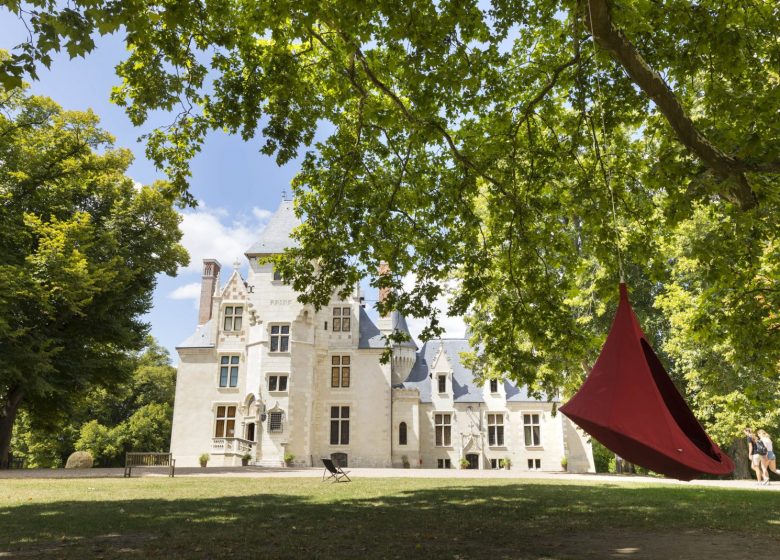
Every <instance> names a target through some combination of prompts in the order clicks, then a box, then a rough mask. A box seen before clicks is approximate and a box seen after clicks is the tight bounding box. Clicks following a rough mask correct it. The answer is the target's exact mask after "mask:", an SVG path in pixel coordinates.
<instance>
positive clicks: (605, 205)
mask: <svg viewBox="0 0 780 560" xmlns="http://www.w3.org/2000/svg"><path fill="white" fill-rule="evenodd" d="M10 9H11V10H12V11H14V12H15V13H17V14H18V15H19V17H20V18H22V19H24V20H25V21H26V23H27V24H28V26H29V27H30V29H31V38H30V41H29V42H27V43H25V44H23V45H21V46H20V48H19V49H17V50H16V51H15V55H14V58H12V59H11V60H9V61H8V62H7V63H6V64H5V65H4V67H3V72H4V79H5V80H6V81H7V82H8V83H11V82H13V81H14V80H16V81H17V82H18V81H19V80H21V78H22V77H23V76H24V75H25V74H28V75H34V73H35V72H36V68H37V67H36V64H38V63H43V64H48V63H49V62H50V58H49V55H50V53H51V52H52V51H53V50H57V49H60V48H66V49H67V50H68V51H69V52H70V53H71V54H72V55H80V54H84V53H86V52H88V51H90V50H91V49H92V48H93V47H94V43H93V40H92V34H93V33H95V32H98V33H112V32H121V33H123V34H124V35H125V37H126V41H127V45H128V47H129V49H130V50H129V56H128V59H127V60H126V61H124V62H123V63H121V64H120V65H119V67H118V73H119V75H120V76H121V78H122V82H121V85H119V86H118V87H117V88H116V90H115V91H114V94H113V97H114V100H115V101H116V102H117V103H120V104H123V105H125V106H126V107H127V111H128V114H129V115H130V117H131V118H132V119H133V120H134V122H136V123H138V124H140V123H142V122H144V121H145V119H146V116H147V114H148V113H149V111H152V110H157V109H163V110H168V111H173V112H175V113H176V115H177V116H176V118H175V122H174V123H173V126H172V127H170V128H167V129H161V130H158V131H156V132H155V133H153V134H152V135H151V136H150V137H149V139H148V140H149V143H148V150H149V155H150V156H151V157H152V158H154V160H155V161H156V162H157V163H158V164H159V165H160V166H161V167H164V168H165V169H166V170H167V171H168V172H169V174H170V176H171V178H172V181H173V184H174V185H175V187H176V188H177V189H178V191H179V194H180V195H181V196H182V197H184V198H185V199H186V200H189V197H188V195H187V193H186V181H187V177H188V161H189V159H190V157H191V156H192V154H193V153H194V152H195V151H196V150H197V149H198V148H199V146H200V144H201V142H202V141H203V138H204V136H205V135H206V134H207V132H208V131H209V130H213V129H224V130H227V131H229V132H232V133H237V134H241V135H242V136H243V137H244V138H246V139H251V138H253V137H254V136H255V135H258V134H261V135H262V137H263V141H264V144H263V148H262V150H263V151H264V152H265V153H267V154H273V155H275V156H276V158H277V161H278V162H279V163H284V162H287V161H289V160H290V159H291V158H293V157H295V156H296V155H298V154H299V153H301V151H304V150H305V158H304V163H303V167H302V170H301V173H300V174H299V176H298V177H297V179H296V181H295V185H294V188H295V189H296V195H297V199H296V200H297V204H298V209H299V210H300V211H301V212H302V213H304V214H305V215H306V216H307V221H306V223H305V225H304V226H303V227H302V228H301V229H300V231H299V236H300V239H301V242H302V244H301V247H300V248H299V249H296V250H295V251H293V252H292V253H291V254H290V255H288V257H286V258H285V261H284V263H282V267H283V269H284V272H285V273H286V274H287V276H288V277H290V278H292V279H293V281H294V285H295V287H296V288H297V289H299V290H300V291H302V292H303V297H304V299H305V300H306V301H312V302H315V303H322V302H324V301H326V298H327V297H329V295H330V293H331V290H332V289H334V288H337V287H339V286H348V285H351V284H352V283H354V282H355V281H357V280H358V279H359V278H361V277H364V276H366V275H374V271H375V270H376V267H377V265H378V264H379V263H380V262H381V261H388V262H391V263H392V267H393V274H391V275H386V276H382V277H378V278H377V277H376V276H374V282H375V283H376V284H380V285H383V286H392V287H393V288H395V289H394V291H393V292H392V293H393V297H392V298H391V299H390V300H389V304H390V305H392V306H395V307H397V308H399V309H400V310H402V311H403V312H405V313H409V314H414V315H418V316H433V317H434V318H433V321H432V324H431V327H432V328H431V329H429V330H428V331H427V333H426V334H427V335H434V334H436V332H437V322H436V318H435V312H434V310H433V307H432V302H433V301H434V300H435V298H436V297H437V296H439V295H440V294H441V292H442V289H443V286H444V285H445V282H446V281H447V280H449V279H451V277H452V276H453V274H455V275H457V276H458V284H457V290H456V293H455V295H454V298H453V299H452V306H451V310H452V311H453V312H455V313H468V317H469V326H470V332H471V336H472V342H473V343H475V344H477V345H479V347H480V348H482V349H483V352H482V353H481V355H480V356H477V357H473V362H474V365H475V367H478V368H480V371H483V372H485V374H486V375H490V374H500V373H503V372H511V374H512V375H515V376H516V377H518V378H519V379H521V380H523V381H526V382H528V383H530V384H531V386H532V387H536V388H540V389H543V388H547V389H548V390H549V389H551V388H552V387H556V386H560V385H561V384H564V385H568V386H569V387H573V386H576V384H577V383H578V381H579V380H580V379H581V376H582V373H583V371H585V370H587V368H588V366H589V365H590V364H591V363H592V360H593V358H594V356H595V353H596V352H597V351H598V348H599V345H600V342H601V341H602V340H603V335H604V332H605V331H606V328H607V327H608V318H609V310H610V308H611V306H612V305H613V303H614V298H615V295H616V287H615V284H616V282H617V280H618V278H619V275H620V274H619V270H620V269H621V263H620V261H621V260H622V261H623V264H622V268H623V269H624V273H625V276H626V279H627V280H628V281H629V283H630V284H631V287H632V290H633V295H634V300H635V302H636V303H637V308H638V309H639V311H640V313H641V314H642V315H643V317H642V319H643V321H644V322H645V324H646V326H647V327H648V329H647V330H648V331H649V333H650V335H651V336H652V337H653V338H654V339H655V342H656V344H657V345H658V347H659V348H660V349H661V350H663V351H664V353H665V356H666V358H667V359H670V360H673V363H674V368H673V371H674V373H675V376H676V377H677V380H678V381H679V382H680V383H681V384H683V385H684V388H685V390H686V391H687V392H688V394H689V396H690V397H691V398H692V402H694V404H695V405H696V409H697V413H698V414H699V416H700V417H701V418H702V419H703V420H704V421H705V422H706V423H708V424H709V425H716V424H717V425H718V426H719V429H722V432H720V437H719V440H720V441H725V440H726V439H728V438H730V437H731V436H733V435H735V434H736V433H737V431H738V425H739V424H740V423H741V422H742V421H745V420H754V421H758V420H761V421H769V420H771V412H770V411H771V409H772V408H773V402H774V399H776V398H777V397H778V395H779V393H778V383H777V373H778V360H780V340H778V339H779V337H780V321H779V320H778V315H777V309H778V307H779V305H780V284H779V283H778V280H779V275H780V271H779V270H778V262H780V259H778V256H779V255H778V251H779V250H780V249H778V247H780V241H778V229H779V228H778V216H780V212H778V210H780V209H779V208H778V202H779V200H780V188H778V176H777V173H778V171H779V170H780V154H779V153H778V151H779V150H780V119H778V118H777V115H778V111H780V88H779V87H778V81H780V77H779V76H778V71H777V69H778V67H780V43H778V41H777V30H778V29H779V28H780V8H778V6H777V4H776V3H775V2H769V1H762V0H756V1H753V2H743V1H737V0H725V1H720V0H719V1H717V2H715V1H714V0H701V1H698V2H689V1H687V0H685V1H684V0H668V1H665V2H647V1H644V0H624V1H621V2H617V1H612V0H590V1H589V2H588V1H585V0H564V1H552V0H537V1H533V2H531V1H528V0H491V1H484V2H477V1H476V0H471V1H468V0H466V1H448V0H444V1H434V0H423V1H414V2H412V1H409V0H331V1H322V0H294V1H292V0H291V1H285V0H277V1H274V2H264V1H258V0H254V1H253V0H244V1H240V0H236V1H230V0H203V1H194V0H180V1H175V0H174V1H166V2H156V1H149V0H142V1H139V2H119V1H115V2H100V1H98V2H95V1H80V0H75V1H73V2H70V3H69V4H68V5H67V7H65V8H62V7H59V5H58V4H57V3H56V2H53V1H51V0H37V1H33V2H25V3H17V2H12V3H11V4H10ZM318 130H319V131H320V133H321V134H322V135H323V136H324V139H323V140H322V141H320V142H318V143H316V144H315V145H312V143H313V141H314V138H315V133H316V132H317V131H318ZM613 206H614V209H615V215H614V217H613V216H612V215H611V214H612V209H613ZM409 277H411V278H414V279H415V282H414V286H413V289H411V290H404V289H403V279H404V278H407V279H408V278H409ZM659 311H661V312H659Z"/></svg>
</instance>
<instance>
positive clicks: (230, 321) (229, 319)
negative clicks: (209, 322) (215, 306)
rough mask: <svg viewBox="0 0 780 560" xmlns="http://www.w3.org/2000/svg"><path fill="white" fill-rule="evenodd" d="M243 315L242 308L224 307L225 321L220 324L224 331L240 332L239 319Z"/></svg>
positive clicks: (235, 306)
mask: <svg viewBox="0 0 780 560" xmlns="http://www.w3.org/2000/svg"><path fill="white" fill-rule="evenodd" d="M243 314H244V307H243V306H241V305H228V306H227V307H225V320H224V322H223V324H222V326H223V330H225V331H240V330H241V317H242V316H243Z"/></svg>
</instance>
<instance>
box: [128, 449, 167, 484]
mask: <svg viewBox="0 0 780 560" xmlns="http://www.w3.org/2000/svg"><path fill="white" fill-rule="evenodd" d="M145 467H168V476H173V475H174V472H175V471H176V459H174V458H173V455H171V454H170V453H125V478H130V476H131V475H132V473H133V468H145Z"/></svg>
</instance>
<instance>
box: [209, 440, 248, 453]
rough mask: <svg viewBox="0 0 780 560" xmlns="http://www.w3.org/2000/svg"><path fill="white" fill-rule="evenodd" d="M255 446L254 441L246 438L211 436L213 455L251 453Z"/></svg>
mask: <svg viewBox="0 0 780 560" xmlns="http://www.w3.org/2000/svg"><path fill="white" fill-rule="evenodd" d="M254 448H255V442H253V441H249V440H248V439H242V438H236V437H226V438H212V440H211V453H212V454H213V455H244V454H245V453H249V454H252V451H253V450H254Z"/></svg>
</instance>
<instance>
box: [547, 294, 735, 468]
mask: <svg viewBox="0 0 780 560" xmlns="http://www.w3.org/2000/svg"><path fill="white" fill-rule="evenodd" d="M560 410H561V412H563V413H564V414H565V415H566V416H568V417H569V418H571V419H572V420H573V421H574V422H575V423H576V424H577V425H579V426H580V427H581V428H582V429H583V430H585V431H586V432H588V433H589V434H590V435H591V436H593V437H594V438H596V439H597V440H598V441H600V442H601V443H602V444H603V445H604V446H605V447H607V448H608V449H610V450H611V451H613V452H615V453H617V454H618V455H620V456H621V457H623V458H624V459H625V460H627V461H629V462H631V463H635V464H637V465H640V466H642V467H645V468H647V469H650V470H652V471H655V472H657V473H661V474H665V475H666V476H670V477H674V478H678V479H680V480H691V479H692V478H694V477H695V476H696V475H697V474H699V473H709V474H715V475H725V474H728V473H730V472H732V471H733V470H734V463H733V462H732V461H731V459H730V458H729V457H728V456H727V455H726V454H725V453H723V452H722V451H721V450H720V449H719V448H718V446H717V445H715V443H713V441H712V440H711V439H710V438H709V436H708V435H707V433H706V432H705V431H704V428H702V426H701V424H699V422H698V420H696V417H695V416H694V415H693V413H692V412H691V410H690V409H689V408H688V405H687V404H686V403H685V400H684V399H683V398H682V396H681V395H680V393H679V392H678V391H677V388H676V387H675V386H674V383H672V380H671V379H670V378H669V374H668V373H666V370H665V369H664V367H663V365H662V364H661V361H660V360H659V359H658V357H657V356H656V355H655V352H653V349H652V348H651V347H650V344H648V343H647V340H645V334H644V333H643V332H642V329H641V327H640V326H639V322H638V321H637V319H636V315H634V310H633V309H632V308H631V304H630V303H629V302H628V292H627V290H626V285H625V284H623V283H621V284H620V304H619V305H618V310H617V314H616V315H615V320H614V321H613V323H612V328H611V329H610V331H609V335H608V336H607V340H606V342H605V343H604V347H603V348H602V349H601V354H600V355H599V357H598V359H597V360H596V364H595V365H594V366H593V369H592V370H591V372H590V374H589V375H588V377H587V379H586V380H585V383H583V385H582V387H580V390H579V391H578V392H577V394H576V395H574V397H572V399H571V400H570V401H569V402H568V403H566V404H565V405H564V406H562V407H561V409H560Z"/></svg>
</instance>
